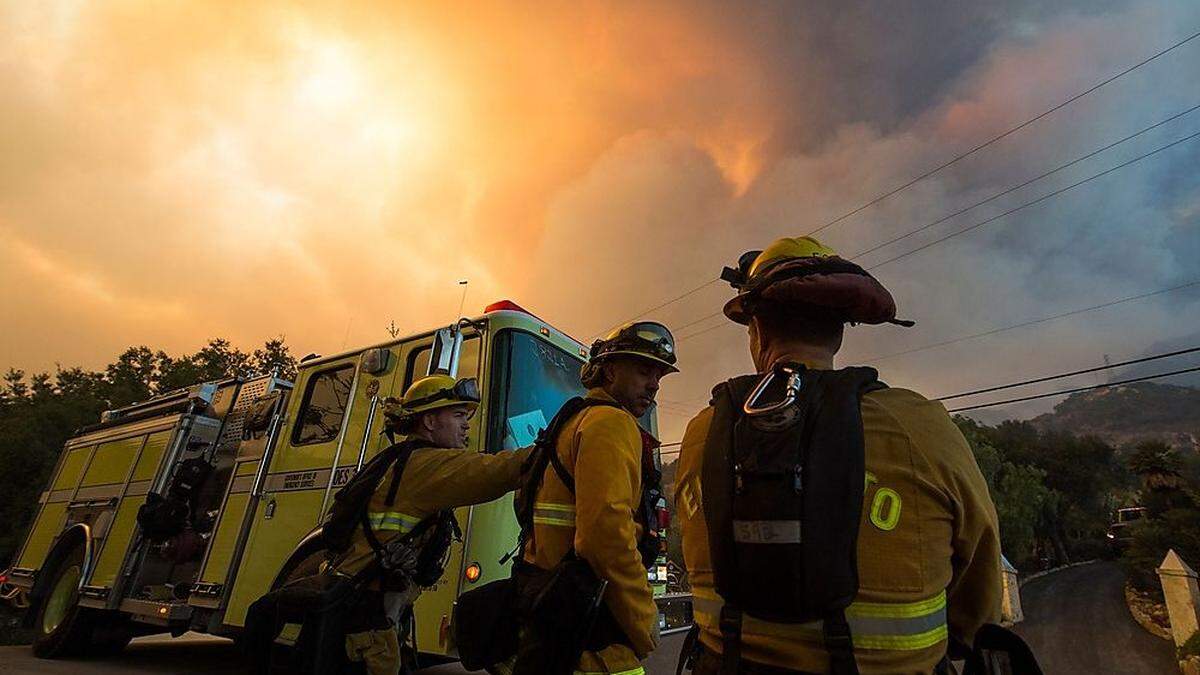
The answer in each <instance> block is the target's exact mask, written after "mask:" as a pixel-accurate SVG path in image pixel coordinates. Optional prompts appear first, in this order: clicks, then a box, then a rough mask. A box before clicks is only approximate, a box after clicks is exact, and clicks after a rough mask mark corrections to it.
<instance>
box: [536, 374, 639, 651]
mask: <svg viewBox="0 0 1200 675" xmlns="http://www.w3.org/2000/svg"><path fill="white" fill-rule="evenodd" d="M587 395H588V398H602V399H604V400H607V401H612V400H613V399H612V397H610V396H609V395H608V394H607V393H605V392H604V390H603V389H592V390H590V391H589V392H588V394H587ZM556 450H557V452H558V456H559V457H560V458H561V459H562V462H563V465H564V466H565V467H566V468H567V471H568V472H570V473H571V475H572V476H573V477H574V479H575V495H574V496H572V494H571V491H570V490H568V489H567V486H566V485H565V484H564V483H563V482H562V480H560V479H559V477H558V475H557V474H555V472H554V470H553V469H552V468H548V469H547V470H546V475H545V478H544V479H543V481H542V485H541V488H540V490H539V491H538V494H537V499H536V501H535V504H534V518H533V534H532V536H531V537H530V539H529V542H528V543H527V545H526V548H525V560H526V561H527V562H530V563H533V564H534V565H537V566H538V567H541V568H542V569H550V568H552V567H554V566H555V565H557V564H558V563H559V561H561V560H562V559H563V556H565V555H566V554H567V551H568V550H570V548H571V545H572V544H574V546H575V552H576V553H577V554H578V555H579V557H581V558H583V559H584V560H586V561H587V562H588V564H590V565H591V567H592V570H594V571H595V572H596V574H597V575H598V576H599V577H600V578H602V579H607V580H608V590H607V591H606V592H605V594H604V602H605V604H606V605H607V606H608V609H609V610H610V611H611V612H612V615H613V617H614V618H615V619H616V620H617V624H618V625H619V626H620V627H621V629H622V630H623V631H624V633H625V635H626V636H628V638H629V640H630V642H632V643H633V650H630V649H629V647H627V646H625V645H620V644H616V645H612V646H610V647H608V648H606V649H604V650H602V651H600V652H597V653H591V652H589V653H585V654H584V655H583V658H582V659H580V663H579V669H580V671H581V672H585V673H630V674H634V673H640V672H641V666H640V665H639V660H640V659H642V658H644V657H645V656H646V655H647V654H649V653H650V652H651V651H653V650H654V648H655V646H657V644H658V641H657V637H656V634H657V631H656V630H655V628H656V625H657V621H658V607H657V605H656V604H655V603H654V596H653V593H652V592H651V589H650V583H649V581H647V579H646V568H645V567H643V566H642V558H641V555H640V554H639V553H638V548H637V543H638V538H639V537H640V536H641V534H642V527H641V526H640V525H638V524H637V523H636V522H635V521H634V514H635V513H636V512H637V509H638V507H639V504H640V503H641V489H642V486H641V476H642V432H641V431H640V430H639V428H638V426H637V420H635V419H634V417H633V415H630V414H629V413H628V412H626V411H625V410H623V409H620V408H616V407H613V406H592V407H589V408H585V409H584V410H582V411H580V412H579V413H578V414H576V415H575V417H573V418H572V419H570V420H568V421H567V423H566V424H565V425H563V429H562V433H561V434H560V435H559V437H558V443H557V447H556Z"/></svg>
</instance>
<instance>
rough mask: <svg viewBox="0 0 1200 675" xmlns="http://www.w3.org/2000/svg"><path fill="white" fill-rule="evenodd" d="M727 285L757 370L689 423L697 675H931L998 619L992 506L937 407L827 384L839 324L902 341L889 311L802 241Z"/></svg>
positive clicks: (770, 254)
mask: <svg viewBox="0 0 1200 675" xmlns="http://www.w3.org/2000/svg"><path fill="white" fill-rule="evenodd" d="M722 278H723V279H725V280H726V281H728V282H730V284H731V285H732V286H733V288H734V289H735V290H736V291H737V294H736V295H735V296H734V297H733V298H732V299H731V300H729V302H728V303H727V304H726V305H725V315H726V316H727V317H728V318H729V319H730V320H732V321H735V322H737V323H739V324H742V325H745V326H747V327H748V330H749V348H750V355H751V357H752V359H753V362H754V365H755V367H756V370H757V372H756V373H753V374H750V375H746V376H743V377H737V378H733V379H731V380H729V381H727V382H724V383H721V384H719V385H718V386H717V387H716V388H714V390H713V398H712V402H711V404H710V406H709V407H708V408H706V409H705V410H703V411H702V412H701V413H700V414H698V415H697V416H696V417H695V418H694V419H693V420H692V421H691V422H690V423H689V425H688V427H687V431H686V433H685V435H684V438H683V442H682V447H681V451H680V453H681V456H680V464H679V473H678V482H677V483H676V490H675V494H674V497H675V511H674V513H675V516H676V518H678V519H680V520H681V523H682V532H683V552H684V558H685V560H686V564H687V569H688V573H689V580H690V582H691V585H692V590H693V593H694V610H695V618H696V623H695V628H694V633H693V635H692V636H691V639H690V640H689V644H688V646H687V647H686V648H685V650H684V653H683V654H682V655H681V659H684V660H686V661H687V662H688V663H690V667H691V668H692V672H694V673H703V674H705V675H710V674H717V673H768V672H769V673H827V672H832V673H839V674H845V673H858V672H862V673H898V672H906V673H918V672H924V673H930V672H942V671H941V670H940V669H943V668H946V667H947V666H948V665H949V662H948V661H947V651H948V647H950V646H951V645H952V644H962V645H970V644H972V640H973V639H974V637H975V635H976V633H977V631H980V628H981V627H982V626H984V625H985V624H990V623H994V622H997V621H998V620H999V618H1000V597H1001V568H1000V540H999V536H998V531H997V519H996V511H995V507H994V506H993V504H992V501H991V499H990V497H989V496H988V489H987V484H986V483H985V482H984V479H983V476H982V475H981V473H980V471H979V467H978V466H977V465H976V463H975V459H974V456H973V455H972V452H971V448H970V446H969V445H968V444H967V441H966V440H965V439H964V438H963V435H962V434H961V433H960V432H959V430H958V428H957V427H956V426H955V425H954V422H953V421H952V420H951V419H950V416H949V415H948V414H947V413H946V410H945V408H943V407H942V405H941V404H940V403H938V402H936V401H930V400H928V399H926V398H925V397H923V396H921V395H920V394H917V393H916V392H913V391H908V390H905V389H899V388H889V387H888V386H887V385H885V384H883V383H882V382H880V381H879V380H878V378H877V373H876V371H875V370H874V369H872V368H866V367H851V368H843V369H834V357H835V355H836V354H837V352H838V350H839V348H840V347H841V344H842V336H843V330H844V327H845V325H846V324H851V325H854V324H886V323H891V324H899V325H903V326H910V325H912V324H911V322H906V321H899V320H897V319H896V305H895V302H894V301H893V298H892V296H891V294H890V293H888V291H887V290H886V289H885V288H884V287H883V286H882V285H881V284H880V283H879V281H877V280H876V279H875V278H874V277H872V276H871V275H870V274H868V273H867V272H866V271H865V270H863V269H862V268H861V267H859V266H858V265H856V264H854V263H852V262H850V261H848V260H845V259H843V258H841V257H839V256H838V255H837V253H836V252H834V251H833V250H832V249H830V248H829V247H827V246H824V245H823V244H821V243H820V242H818V241H816V240H815V239H812V238H810V237H800V238H784V239H780V240H778V241H776V242H774V243H772V244H771V245H770V246H768V247H767V248H766V249H765V250H763V251H751V252H749V253H746V254H745V255H743V256H742V257H741V259H740V260H739V264H738V265H737V267H735V268H726V269H725V271H724V273H723V274H722Z"/></svg>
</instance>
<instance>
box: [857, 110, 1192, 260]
mask: <svg viewBox="0 0 1200 675" xmlns="http://www.w3.org/2000/svg"><path fill="white" fill-rule="evenodd" d="M1197 136H1200V131H1197V132H1195V133H1193V134H1189V135H1187V136H1184V137H1183V138H1180V139H1179V140H1176V141H1172V142H1170V143H1168V144H1166V145H1164V146H1161V147H1158V148H1155V149H1154V150H1151V151H1150V152H1147V153H1145V154H1142V155H1138V156H1137V157H1134V158H1133V159H1129V160H1126V161H1124V162H1121V163H1120V164H1118V165H1116V166H1113V167H1110V168H1108V169H1105V170H1104V171H1101V172H1100V173H1097V174H1093V175H1091V176H1088V177H1087V178H1084V179H1083V180H1080V181H1076V182H1074V183H1071V184H1070V185H1068V186H1066V187H1061V188H1059V189H1057V190H1054V191H1053V192H1048V193H1046V194H1044V195H1042V196H1041V197H1038V198H1037V199H1034V200H1033V201H1029V202H1025V203H1024V204H1021V205H1020V206H1016V207H1013V208H1011V209H1009V210H1007V211H1005V212H1003V213H998V214H996V215H994V216H992V217H990V218H985V219H983V220H981V221H979V222H978V223H975V224H974V225H970V226H968V227H965V228H963V229H961V230H958V231H956V232H951V233H950V234H947V235H945V236H943V237H938V238H937V239H934V240H933V241H931V242H927V243H925V244H922V245H921V246H918V247H916V248H914V249H912V250H910V251H906V252H904V253H901V254H899V255H896V256H892V257H891V258H888V259H887V260H884V261H883V262H880V263H876V264H874V265H872V266H870V267H868V268H866V269H867V270H876V269H879V268H880V267H883V266H884V265H889V264H891V263H894V262H896V261H897V260H900V259H902V258H907V257H908V256H910V255H913V254H915V253H920V252H921V251H924V250H925V249H927V248H929V247H931V246H936V245H938V244H940V243H942V242H944V241H946V240H948V239H953V238H955V237H957V236H959V235H962V234H966V233H967V232H970V231H971V230H974V229H976V228H979V227H983V226H984V225H987V224H988V223H994V222H996V221H997V220H1000V219H1001V218H1004V217H1006V216H1010V215H1012V214H1014V213H1016V212H1017V211H1022V210H1024V209H1027V208H1029V207H1031V206H1034V205H1035V204H1040V203H1042V202H1044V201H1046V200H1047V199H1050V198H1052V197H1057V196H1059V195H1061V194H1063V193H1064V192H1067V191H1069V190H1073V189H1075V188H1077V187H1079V186H1080V185H1083V184H1085V183H1090V182H1091V181H1094V180H1096V179H1097V178H1100V177H1102V176H1107V175H1108V174H1110V173H1113V172H1114V171H1119V170H1120V169H1124V168H1125V167H1127V166H1129V165H1131V164H1136V163H1137V162H1140V161H1142V160H1143V159H1146V158H1147V157H1151V156H1153V155H1157V154H1158V153H1160V152H1162V151H1164V150H1167V149H1169V148H1173V147H1175V146H1176V145H1179V144H1180V143H1185V142H1187V141H1190V140H1192V139H1194V138H1196V137H1197Z"/></svg>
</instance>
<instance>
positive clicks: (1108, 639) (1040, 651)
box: [1016, 562, 1178, 675]
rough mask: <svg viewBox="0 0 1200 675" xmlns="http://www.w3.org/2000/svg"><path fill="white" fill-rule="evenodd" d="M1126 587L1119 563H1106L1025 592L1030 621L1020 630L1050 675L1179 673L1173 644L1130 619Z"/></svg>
mask: <svg viewBox="0 0 1200 675" xmlns="http://www.w3.org/2000/svg"><path fill="white" fill-rule="evenodd" d="M1124 583H1125V579H1124V575H1123V574H1122V572H1121V568H1120V567H1119V566H1118V565H1117V563H1113V562H1103V563H1095V564H1092V565H1081V566H1079V567H1072V568H1070V569H1066V570H1063V571H1061V572H1055V573H1053V574H1049V575H1047V576H1044V577H1041V578H1039V579H1034V580H1033V581H1031V582H1029V583H1028V584H1026V585H1025V586H1024V587H1023V588H1022V589H1021V606H1022V608H1023V609H1024V611H1025V621H1024V622H1022V623H1020V624H1017V629H1016V630H1017V632H1018V633H1020V634H1021V636H1022V637H1024V638H1025V640H1026V641H1027V642H1028V643H1029V646H1030V647H1032V648H1033V651H1034V653H1035V654H1037V657H1038V660H1039V661H1040V662H1041V664H1042V668H1043V669H1044V670H1045V671H1046V675H1068V674H1071V675H1073V674H1074V673H1089V674H1090V673H1120V674H1121V675H1164V674H1167V673H1173V672H1178V666H1176V664H1175V658H1174V649H1173V647H1172V645H1171V643H1169V642H1167V641H1166V640H1161V639H1159V638H1156V637H1154V636H1153V635H1150V634H1149V633H1147V632H1146V631H1145V630H1143V629H1142V627H1141V626H1139V625H1138V624H1137V622H1136V621H1134V620H1133V617H1132V616H1130V614H1129V609H1128V608H1127V607H1126V606H1125V596H1124V590H1123V589H1124Z"/></svg>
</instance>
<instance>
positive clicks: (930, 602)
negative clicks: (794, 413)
mask: <svg viewBox="0 0 1200 675" xmlns="http://www.w3.org/2000/svg"><path fill="white" fill-rule="evenodd" d="M713 412H714V411H713V409H712V408H711V407H710V408H706V409H705V410H704V411H702V412H701V413H700V414H699V415H697V416H696V417H695V418H694V419H693V420H692V421H691V423H690V424H689V425H688V428H687V432H686V433H685V435H684V439H683V444H682V447H681V449H680V460H679V469H678V476H677V482H676V487H675V492H674V499H675V515H676V518H678V519H679V521H680V524H681V527H682V531H683V553H684V559H685V561H686V564H687V569H688V573H689V580H690V581H691V585H692V590H693V593H694V595H695V610H696V622H697V624H699V625H700V627H701V629H702V631H701V640H702V641H703V642H704V645H705V646H706V647H707V648H709V649H711V650H712V651H714V652H718V653H719V652H720V651H721V641H720V630H719V629H718V621H717V616H718V615H719V612H720V607H721V599H720V597H718V596H717V594H716V592H715V590H714V588H713V573H712V560H711V557H710V555H709V550H708V536H707V531H706V524H705V517H704V509H703V494H702V488H701V482H700V476H701V470H702V466H703V450H704V442H705V438H706V437H707V436H708V429H709V426H710V424H711V422H712V417H713ZM862 415H863V431H864V436H865V439H866V447H865V453H866V466H867V475H866V483H867V485H866V490H865V493H864V497H863V500H864V501H863V515H862V522H861V523H860V526H859V537H858V572H859V592H858V596H857V598H856V600H855V602H854V604H852V605H851V606H850V607H849V608H848V609H847V611H846V618H847V619H848V621H849V623H850V626H851V631H852V633H853V640H854V647H855V659H856V661H857V662H858V666H859V669H860V670H861V672H863V673H864V674H869V673H918V672H923V673H929V672H931V671H932V670H933V668H934V666H935V665H936V664H937V663H938V661H939V660H940V659H941V658H942V655H943V654H945V652H946V638H947V636H954V637H956V638H958V639H960V640H963V641H964V642H966V643H967V644H970V642H971V640H972V638H973V636H974V633H975V631H976V630H977V629H978V628H979V626H981V625H982V624H984V623H988V622H997V621H998V620H999V618H1000V595H1001V572H1000V541H999V535H998V526H997V518H996V511H995V507H994V506H993V504H992V501H991V498H990V497H989V495H988V490H987V484H986V483H985V482H984V479H983V475H982V474H981V473H980V471H979V467H978V465H977V464H976V463H975V458H974V455H973V454H972V452H971V448H970V446H969V445H968V444H967V442H966V440H965V439H964V438H963V436H962V434H961V433H960V432H959V430H958V428H957V427H955V425H954V423H953V421H951V419H950V417H949V415H947V414H946V411H945V408H943V407H942V405H941V404H940V403H937V402H936V401H929V400H927V399H925V398H923V397H921V396H920V395H918V394H916V393H913V392H911V391H906V390H902V389H884V390H880V391H876V392H872V393H870V394H867V395H866V396H865V397H864V398H863V404H862ZM762 586H763V591H764V592H765V593H769V592H770V589H771V580H770V579H763V580H762ZM742 656H743V658H745V659H746V660H749V661H754V662H759V663H764V664H768V665H773V666H779V667H784V668H792V669H795V670H802V671H811V672H824V671H826V670H827V669H828V655H827V653H826V651H825V649H824V647H823V646H822V643H821V639H820V623H814V624H803V625H785V624H778V623H771V622H767V621H760V620H755V619H753V618H751V617H749V616H746V617H745V622H744V625H743V639H742Z"/></svg>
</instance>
